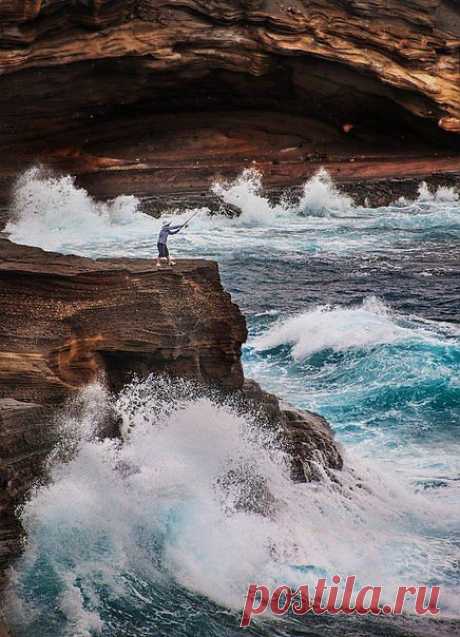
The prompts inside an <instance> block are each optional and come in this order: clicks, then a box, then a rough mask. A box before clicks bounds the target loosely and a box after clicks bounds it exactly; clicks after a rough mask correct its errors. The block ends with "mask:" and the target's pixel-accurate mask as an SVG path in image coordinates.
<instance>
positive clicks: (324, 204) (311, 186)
mask: <svg viewBox="0 0 460 637" xmlns="http://www.w3.org/2000/svg"><path fill="white" fill-rule="evenodd" d="M354 206H355V204H354V201H353V198H352V197H350V196H348V195H346V194H344V193H342V192H340V190H339V189H338V188H337V186H336V185H335V183H334V181H333V179H332V177H331V176H330V174H329V173H328V172H327V170H325V169H324V168H321V169H320V170H319V171H318V172H317V173H316V174H315V175H314V176H313V177H311V179H309V180H308V181H307V182H306V183H305V185H304V187H303V194H302V197H301V199H300V202H299V205H298V210H299V211H300V213H301V214H304V215H312V216H326V217H327V216H341V215H344V214H350V213H351V211H352V210H353V208H354Z"/></svg>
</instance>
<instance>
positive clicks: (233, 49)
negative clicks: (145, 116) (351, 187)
mask: <svg viewBox="0 0 460 637" xmlns="http://www.w3.org/2000/svg"><path fill="white" fill-rule="evenodd" d="M0 19H1V21H2V32H1V35H0V41H1V43H2V46H3V47H4V49H3V51H2V53H1V55H0V69H1V70H2V71H3V72H4V73H11V72H14V71H18V70H22V69H25V68H31V67H40V68H42V67H45V66H46V67H49V66H62V65H66V64H71V63H72V64H73V63H75V62H82V61H85V60H101V59H123V58H125V57H128V56H129V57H134V58H142V59H141V60H140V63H141V66H147V67H148V68H149V69H151V71H156V72H158V73H159V72H164V71H165V72H170V71H171V70H173V69H174V71H175V73H177V74H179V73H184V72H186V73H188V74H189V75H190V74H193V73H195V74H203V73H206V72H208V71H210V70H211V69H216V68H220V69H223V70H230V71H234V72H237V73H241V72H242V71H244V72H247V73H249V74H251V75H263V74H265V73H267V72H268V71H269V70H270V69H271V68H273V67H274V66H275V65H276V63H277V62H278V61H279V59H278V58H279V57H280V56H283V57H284V56H289V57H292V56H295V57H296V58H297V61H300V59H301V57H302V56H304V57H305V56H308V57H310V58H311V56H314V57H315V58H318V59H322V60H327V61H330V62H339V63H341V64H344V65H345V66H346V67H349V68H353V69H356V70H359V71H362V72H364V73H365V74H366V75H368V76H369V77H374V78H377V79H378V80H379V81H380V82H381V86H380V90H381V92H382V94H383V93H385V92H387V94H388V95H389V96H390V97H391V98H392V99H394V100H395V101H398V102H399V103H401V104H402V105H403V106H404V107H405V108H407V109H408V110H409V111H411V112H413V113H415V114H417V115H421V116H423V117H431V118H436V119H438V121H439V125H440V126H441V127H442V128H444V129H446V130H450V131H456V132H460V95H459V84H460V63H459V46H460V11H459V9H458V5H457V3H455V2H452V1H451V0H413V1H411V2H400V0H373V1H371V2H369V1H368V0H366V1H365V2H363V1H361V0H348V1H347V2H339V1H338V0H316V1H314V2H306V1H305V0H290V1H289V2H279V1H278V0H213V1H210V0H206V2H203V1H201V0H180V1H179V0H125V1H123V0H115V1H113V0H111V1H110V2H109V1H107V0H94V1H91V2H88V1H84V0H77V1H76V2H74V1H70V0H64V1H63V0H59V1H58V0H49V1H48V2H43V1H40V0H17V1H16V2H11V1H10V0H2V2H0ZM302 70H303V69H302V66H301V65H297V66H296V67H295V69H294V73H295V75H296V78H295V81H296V82H298V83H299V84H302V81H303V75H304V73H303V72H302ZM178 77H179V76H178ZM391 89H396V91H395V92H393V93H392V92H391ZM128 99H129V98H128Z"/></svg>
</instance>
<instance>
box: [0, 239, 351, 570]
mask: <svg viewBox="0 0 460 637" xmlns="http://www.w3.org/2000/svg"><path fill="white" fill-rule="evenodd" d="M0 255H1V257H0V308H1V311H0V514H1V521H2V522H1V525H0V569H1V567H4V566H5V565H6V564H7V563H8V561H9V560H10V559H11V557H12V556H14V555H15V554H17V553H18V551H19V549H20V537H21V529H20V525H19V523H18V521H17V518H16V515H15V509H16V507H17V506H18V505H20V503H21V502H22V501H23V500H24V498H25V497H26V496H27V493H28V490H29V489H30V486H31V484H32V483H33V482H34V481H35V480H36V479H37V478H39V477H40V476H41V474H42V470H43V461H44V459H45V458H46V456H47V454H48V453H49V451H50V449H51V448H52V446H53V443H54V442H55V439H56V431H55V426H54V422H53V412H54V410H55V409H56V408H57V407H59V406H60V405H62V404H63V403H64V402H65V401H66V399H68V398H70V397H71V396H72V395H75V393H76V392H78V390H79V389H81V388H82V387H83V386H84V385H86V384H88V383H90V382H92V381H93V380H96V378H102V379H103V380H104V381H105V382H106V383H107V385H108V386H109V388H111V389H112V390H113V391H115V392H116V391H117V390H118V389H120V388H121V387H122V386H123V385H124V384H125V383H126V382H127V381H129V380H130V379H131V377H132V374H133V373H137V374H138V375H139V376H141V377H142V376H145V375H147V374H148V373H150V372H152V371H153V372H157V373H167V374H169V375H173V376H179V377H181V378H191V379H194V380H195V381H197V382H198V383H201V384H204V385H212V386H214V387H218V388H221V390H222V391H223V392H225V393H228V392H232V393H233V392H235V393H239V394H240V395H241V398H242V400H246V401H248V402H250V403H251V404H252V405H256V406H257V408H259V409H260V408H261V409H262V410H263V411H264V412H265V414H266V416H268V417H269V418H270V419H272V420H273V421H276V422H277V424H279V425H280V426H281V429H280V431H281V435H282V438H283V442H284V443H285V444H286V445H287V446H288V448H289V449H290V450H291V453H292V457H293V465H292V471H293V478H294V479H296V480H314V479H318V478H319V477H320V475H321V472H322V471H328V470H329V469H340V468H341V466H342V458H341V455H340V452H339V450H338V449H337V447H336V446H335V444H334V442H333V437H332V434H331V431H330V429H329V427H328V425H327V423H326V422H325V421H324V420H323V419H321V418H320V417H319V416H315V415H313V414H303V413H301V412H297V411H295V410H293V409H292V408H290V407H288V406H284V405H281V404H280V403H279V401H278V400H277V398H276V397H274V396H271V395H269V394H266V393H265V392H263V391H262V390H261V389H260V387H258V385H257V384H256V383H253V382H252V381H247V380H246V381H245V379H244V375H243V371H242V367H241V360H240V354H241V346H242V343H243V342H244V341H245V339H246V336H247V332H246V324H245V321H244V318H243V316H242V314H241V313H240V311H239V309H238V307H237V306H236V305H234V304H233V303H232V302H231V299H230V295H229V294H227V293H226V292H225V291H224V290H223V289H222V286H221V283H220V279H219V273H218V269H217V265H216V264H215V263H213V262H209V261H202V260H190V261H179V262H178V263H177V266H176V267H174V269H162V270H158V269H157V268H156V266H155V262H152V261H148V260H130V259H110V260H96V261H93V260H90V259H84V258H80V257H74V256H63V255H58V254H53V253H46V252H43V251H42V250H39V249H37V248H29V247H22V246H17V245H14V244H12V243H10V242H9V241H8V240H6V239H0Z"/></svg>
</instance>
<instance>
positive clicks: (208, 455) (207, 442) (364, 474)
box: [8, 377, 458, 637]
mask: <svg viewBox="0 0 460 637" xmlns="http://www.w3.org/2000/svg"><path fill="white" fill-rule="evenodd" d="M171 398H173V399H175V400H174V402H173V403H171ZM110 402H111V401H110V397H109V396H108V394H107V393H106V391H105V390H104V388H103V387H101V386H95V387H91V388H89V389H88V390H86V391H85V392H84V394H83V396H82V397H81V399H80V403H79V410H75V408H74V407H73V408H72V409H71V410H70V411H68V412H67V413H66V414H64V415H63V417H62V436H63V437H62V445H61V447H60V450H61V452H63V453H64V456H62V455H60V452H59V451H58V452H57V453H55V454H54V456H53V463H54V464H53V468H52V478H53V482H52V483H51V484H50V485H49V486H47V487H41V488H40V489H39V490H38V491H37V493H36V494H35V495H34V497H33V498H32V499H31V500H30V502H29V503H28V504H27V505H26V507H25V509H24V512H23V516H22V517H23V522H24V525H25V528H26V530H27V533H28V545H27V547H26V551H25V555H24V556H23V557H22V558H21V560H20V561H19V563H18V564H17V566H16V567H15V574H14V578H13V584H12V586H11V588H10V591H9V594H8V597H9V604H8V615H9V618H10V620H11V621H12V622H13V625H14V626H16V628H17V629H18V630H19V631H20V634H22V635H25V636H29V635H30V636H32V635H36V634H39V633H40V634H46V635H47V637H54V635H56V636H57V635H59V637H61V636H63V635H66V636H69V637H70V636H72V637H77V636H78V637H89V635H92V634H99V633H101V634H103V635H114V634H130V635H141V634H142V635H144V634H147V633H148V631H152V630H153V631H155V634H168V635H174V634H175V621H177V622H178V623H179V624H180V622H181V621H182V620H185V619H186V618H187V616H189V615H190V614H197V613H198V614H199V613H200V612H201V613H203V616H205V613H206V612H207V610H206V605H205V604H204V603H203V597H201V596H205V598H207V599H208V600H211V601H213V602H214V603H216V604H218V605H220V606H224V607H226V608H230V609H234V610H235V611H239V610H240V609H241V607H242V605H243V602H244V593H245V591H246V588H247V585H248V582H250V581H258V582H264V583H267V584H272V585H274V584H277V583H288V584H291V585H292V586H296V585H299V584H301V583H314V582H315V581H316V579H317V578H318V576H319V575H323V574H325V575H327V576H332V575H334V574H341V575H342V574H343V575H348V574H355V575H356V576H357V577H358V579H359V581H360V582H361V583H366V584H367V583H368V582H369V581H370V580H372V581H373V580H374V579H375V577H376V573H378V578H379V583H381V584H382V585H383V586H384V587H386V591H385V593H386V595H387V596H388V600H390V599H391V597H392V596H393V595H394V589H395V587H396V586H397V584H399V583H400V580H401V579H402V580H403V581H404V582H406V581H411V582H412V581H415V582H417V583H422V582H425V581H432V580H438V579H441V580H442V581H443V582H445V588H446V594H445V598H444V603H445V604H446V607H445V608H446V612H447V611H448V612H449V613H456V611H458V607H457V606H456V604H455V603H452V601H453V600H451V599H450V596H453V595H455V594H456V592H457V589H456V584H455V581H454V580H453V578H452V577H451V575H450V570H451V569H452V568H453V564H454V560H455V555H456V549H455V546H454V545H451V544H450V543H449V540H448V537H449V534H450V533H453V532H454V531H455V528H456V527H455V525H456V524H457V522H458V520H457V516H456V515H453V514H452V511H451V509H450V508H448V507H445V506H444V505H443V503H442V502H436V501H435V500H434V499H430V498H429V497H427V496H426V495H414V494H413V493H411V492H410V491H409V490H408V489H407V488H405V486H404V485H402V484H401V483H400V481H398V480H393V479H391V478H389V477H383V474H381V473H380V472H379V469H378V466H377V465H376V464H375V463H374V464H373V466H372V467H370V466H366V465H365V464H363V463H362V462H360V461H359V459H358V458H353V457H352V458H347V466H348V462H349V463H350V465H351V466H353V469H350V468H346V470H345V471H344V472H343V473H342V474H341V475H340V480H341V482H342V486H339V485H338V484H337V483H335V482H330V481H328V480H325V481H324V482H323V483H318V484H309V485H300V484H293V483H292V482H291V481H290V479H289V471H288V463H287V459H286V456H285V454H284V452H283V450H282V449H280V448H278V446H277V445H276V443H275V440H274V435H273V432H272V431H271V430H270V428H268V427H267V426H265V427H264V426H261V424H260V423H257V422H256V420H255V417H254V416H251V415H249V414H244V413H241V411H239V410H238V409H236V410H235V407H234V406H233V405H232V404H229V403H221V402H220V401H217V400H216V399H215V398H213V396H212V395H209V396H203V395H201V394H199V392H198V393H197V391H196V389H195V388H194V387H193V386H190V385H188V384H187V383H184V382H181V383H177V384H172V383H171V382H170V381H165V380H161V379H158V378H154V377H150V378H149V379H148V380H146V381H144V382H142V383H140V382H137V381H135V382H134V383H133V384H132V385H131V386H129V387H127V388H126V389H125V390H124V392H123V393H122V394H121V395H120V397H119V398H118V400H117V402H116V406H115V410H116V412H117V413H118V415H119V416H120V417H121V418H122V422H123V435H124V444H123V445H121V444H119V443H118V442H114V441H107V440H106V441H99V440H97V439H96V438H95V437H94V432H95V430H96V429H97V422H98V419H99V417H100V413H101V410H102V411H103V410H104V406H105V408H106V409H109V403H110ZM76 434H77V435H76ZM69 436H70V440H71V445H70V447H71V448H72V449H73V451H74V453H75V455H74V456H73V457H69V453H68V450H67V447H68V445H66V440H68V437H69ZM64 459H65V462H64V463H63V462H62V461H63V460H64ZM58 461H59V462H58ZM358 483H359V488H358ZM440 537H444V538H445V539H444V540H443V541H442V542H440V540H439V538H440ZM389 552H391V556H392V559H391V560H388V557H387V556H388V554H389ZM428 556H429V557H428ZM185 594H187V595H188V598H187V603H186V604H184V606H183V607H182V606H181V600H182V599H183V596H184V595H185ZM171 596H172V598H173V599H174V601H175V603H176V608H175V613H176V620H175V621H172V619H171V617H169V615H168V611H167V610H166V609H167V607H168V604H169V601H168V600H170V599H171ZM56 601H57V605H56ZM161 608H164V609H165V613H166V614H165V616H162V613H161ZM152 609H156V611H153V610H152ZM24 611H26V612H24ZM184 613H185V615H184ZM137 615H139V616H140V617H141V618H142V627H141V628H140V627H139V631H137V629H136V628H135V617H136V616H137ZM221 630H222V629H220V630H219V627H218V626H217V631H216V632H215V633H214V634H216V635H219V634H222V633H221ZM177 634H182V633H181V632H180V631H178V632H177ZM206 634H210V633H209V632H206Z"/></svg>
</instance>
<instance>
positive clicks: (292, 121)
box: [0, 0, 460, 195]
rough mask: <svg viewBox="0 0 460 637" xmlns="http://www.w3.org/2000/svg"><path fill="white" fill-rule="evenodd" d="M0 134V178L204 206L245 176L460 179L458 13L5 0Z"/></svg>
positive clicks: (326, 5)
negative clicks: (224, 180) (29, 169)
mask: <svg viewBox="0 0 460 637" xmlns="http://www.w3.org/2000/svg"><path fill="white" fill-rule="evenodd" d="M0 121H1V124H0V133H1V134H0V151H1V150H6V149H7V148H10V147H11V146H14V148H15V154H14V156H8V160H7V161H1V160H0V176H2V175H3V176H4V178H5V179H8V178H9V177H10V176H11V174H14V173H15V172H16V171H17V170H18V168H20V167H22V166H23V165H24V163H25V162H28V161H31V160H34V159H35V158H36V157H40V158H42V159H45V160H46V161H48V162H50V163H53V164H54V165H57V166H59V167H62V168H63V169H71V170H73V171H74V172H78V173H80V174H81V175H82V179H84V180H85V179H86V184H87V185H89V186H90V187H92V188H93V189H95V190H98V191H99V192H98V194H101V195H103V194H106V195H113V194H115V193H117V192H129V191H131V192H136V193H137V194H142V193H146V192H153V191H158V190H169V191H184V190H199V189H204V190H206V188H207V186H208V185H209V180H210V179H211V178H212V177H213V176H214V175H215V174H216V173H219V172H220V173H222V174H225V175H228V176H230V175H232V174H234V173H235V172H239V171H240V170H241V168H242V167H244V166H246V165H247V164H248V163H250V162H251V161H257V162H258V163H259V165H260V167H261V168H262V169H263V170H264V172H265V173H266V175H267V179H268V180H271V182H272V183H273V184H287V185H289V184H292V183H296V182H298V181H299V180H302V179H304V178H305V176H306V175H308V174H309V173H310V172H311V171H313V170H315V169H316V167H317V164H318V163H331V165H332V169H333V171H336V172H337V173H338V176H339V178H340V176H342V177H343V178H351V179H352V178H355V177H356V176H358V177H359V176H360V175H361V174H363V175H364V176H368V175H369V164H371V169H370V174H371V175H375V176H377V177H382V176H388V175H390V176H394V175H396V176H401V175H404V174H405V173H406V172H407V171H406V165H405V162H406V161H409V165H408V166H407V170H408V171H409V172H411V173H412V174H428V173H430V172H431V171H436V170H437V171H442V170H447V171H457V172H459V171H460V159H459V152H460V141H459V140H460V137H459V134H460V7H459V5H458V2H457V1H456V0H455V1H454V0H408V1H404V2H401V0H365V1H363V0H283V1H279V0H206V2H204V1H202V0H110V1H109V0H46V1H45V0H15V1H11V0H0ZM438 155H439V157H437V156H438ZM452 156H454V158H455V160H453V159H452ZM417 158H419V159H420V163H417V161H415V160H416V159H417ZM427 159H428V160H429V161H427ZM348 160H350V161H351V160H352V164H351V165H348V164H346V161H348ZM344 162H345V165H343V164H344ZM382 163H383V165H382ZM399 164H404V165H403V166H400V165H399ZM92 176H94V177H92ZM86 184H85V185H86Z"/></svg>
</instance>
